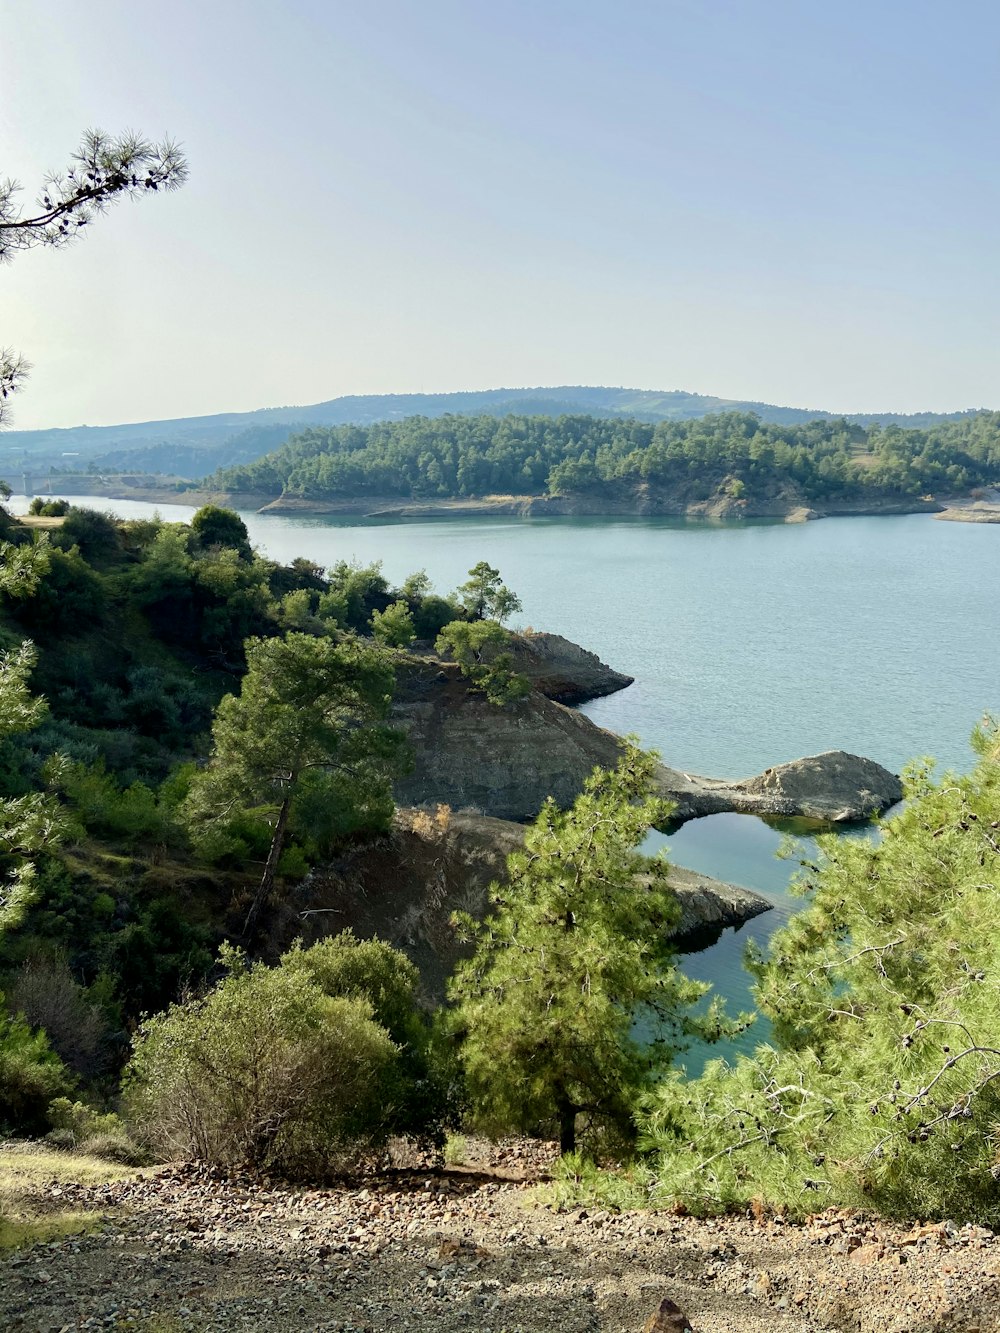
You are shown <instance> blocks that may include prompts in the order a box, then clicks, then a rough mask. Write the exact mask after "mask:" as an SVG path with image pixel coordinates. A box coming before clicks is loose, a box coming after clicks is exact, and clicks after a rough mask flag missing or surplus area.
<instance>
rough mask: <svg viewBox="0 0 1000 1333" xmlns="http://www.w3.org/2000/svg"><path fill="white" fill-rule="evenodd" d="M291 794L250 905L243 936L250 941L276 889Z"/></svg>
mask: <svg viewBox="0 0 1000 1333" xmlns="http://www.w3.org/2000/svg"><path fill="white" fill-rule="evenodd" d="M291 800H292V798H291V794H290V793H289V795H288V796H286V797H285V799H284V800H283V801H282V802H281V809H280V810H279V811H278V820H277V823H276V824H275V826H274V834H273V835H272V837H271V846H270V848H269V849H268V853H267V860H266V861H265V863H264V873H263V875H261V878H260V883H259V884H258V885H257V892H256V893H255V894H254V896H253V902H252V903H251V904H250V911H249V912H248V913H247V919H246V924H245V925H244V927H243V935H244V937H245V938H246V939H247V940H248V941H249V939H250V937H251V935H252V934H253V932H254V929H255V928H256V925H257V922H258V920H259V919H260V914H261V912H263V910H264V908H265V907H266V906H267V900H268V898H270V896H271V890H272V889H273V888H274V876H275V873H276V872H277V869H278V862H279V861H280V860H281V852H282V849H283V848H284V845H285V829H286V827H287V826H288V807H289V806H290V805H291Z"/></svg>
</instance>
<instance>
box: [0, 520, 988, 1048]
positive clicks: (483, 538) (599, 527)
mask: <svg viewBox="0 0 1000 1333" xmlns="http://www.w3.org/2000/svg"><path fill="white" fill-rule="evenodd" d="M78 503H80V504H86V505H90V506H91V507H93V508H102V509H108V510H112V511H114V512H116V513H119V514H121V515H122V516H123V517H131V516H134V515H136V516H137V515H140V514H141V515H148V514H151V513H153V512H155V509H156V507H154V506H152V505H148V504H140V503H137V502H134V501H117V500H115V501H110V500H101V499H97V498H83V499H80V500H79V501H78ZM26 506H27V501H26V500H25V499H24V498H23V497H21V498H18V497H15V498H14V500H13V501H12V502H11V507H12V508H14V509H15V510H18V509H20V512H23V511H24V509H25V508H26ZM158 508H159V512H161V513H162V514H163V516H164V517H165V518H172V519H185V518H189V517H190V516H191V514H192V513H193V512H194V511H193V509H190V508H186V507H183V506H168V505H162V506H159V507H158ZM243 517H244V519H245V521H246V524H247V527H248V528H249V530H250V535H251V539H252V540H253V541H254V543H255V544H256V545H258V546H260V547H261V548H262V549H263V550H264V551H265V552H266V553H267V554H268V555H270V556H272V557H273V558H275V559H278V560H290V559H292V558H293V557H294V556H297V555H304V556H308V557H309V558H310V559H313V560H315V561H317V562H318V563H320V564H324V565H329V564H332V563H333V562H334V561H336V560H340V559H345V558H351V557H355V558H357V559H359V560H361V561H364V562H366V563H367V562H370V561H374V560H381V561H382V563H383V567H384V571H385V574H386V576H387V577H388V579H389V580H390V581H391V582H401V581H402V579H403V578H404V577H405V576H406V575H407V574H408V573H410V572H412V571H413V570H415V569H426V570H427V572H428V574H429V575H430V576H431V579H432V580H433V582H434V584H435V586H436V587H437V589H438V590H440V591H448V590H449V589H451V588H454V587H455V586H457V584H459V583H461V582H462V581H463V579H464V578H465V577H466V571H467V570H468V569H469V567H470V565H472V564H474V563H475V562H476V561H477V560H483V559H485V560H488V561H489V562H490V563H491V564H493V565H496V566H497V567H498V568H499V569H500V570H501V571H502V573H503V576H504V580H505V582H507V583H508V584H509V585H510V586H511V587H513V588H514V589H515V590H516V591H517V592H518V593H519V594H520V596H521V600H522V602H523V603H524V612H523V615H522V617H521V623H522V624H525V625H529V624H530V625H535V626H537V627H539V628H544V629H547V630H552V631H555V632H556V633H559V634H565V635H566V636H567V637H568V638H571V639H574V640H575V641H576V642H578V643H582V644H583V645H585V646H586V647H588V648H591V649H593V650H594V651H595V652H597V653H598V654H599V655H600V656H601V657H603V658H604V659H605V660H606V661H607V662H610V663H611V664H612V665H613V666H616V667H618V668H619V669H620V670H623V671H627V672H629V674H630V675H633V676H635V677H636V683H635V684H634V685H632V686H631V687H630V688H629V689H627V690H624V691H622V692H621V693H619V694H616V695H612V696H611V697H610V698H608V699H600V700H596V701H594V702H593V703H591V704H588V705H586V706H585V708H584V711H585V712H586V713H587V714H588V715H589V716H590V717H591V718H593V720H594V721H595V722H597V723H599V724H600V725H601V726H604V727H609V728H611V729H612V730H613V731H618V732H633V733H635V734H636V735H638V737H639V739H640V740H641V742H642V743H643V745H646V746H651V747H654V748H656V749H658V750H659V751H660V752H661V754H662V755H663V758H664V759H665V761H666V762H668V763H669V764H671V765H673V766H675V767H679V768H682V769H685V770H687V771H688V772H693V773H703V774H707V775H711V776H713V777H741V776H746V775H749V774H751V773H756V772H759V771H760V770H761V769H763V768H765V767H767V766H768V765H770V764H775V763H780V762H782V761H784V760H787V759H794V758H797V757H798V756H800V755H805V754H812V753H816V752H817V751H820V750H828V749H845V750H853V751H855V752H856V753H858V754H864V755H867V756H869V757H870V758H872V759H877V760H878V761H879V762H880V763H883V764H886V765H887V766H889V767H892V768H898V767H899V766H900V765H901V764H903V763H905V762H906V761H907V760H908V759H910V758H912V757H914V756H917V755H926V754H931V755H934V756H936V757H937V758H938V759H939V760H940V761H941V762H942V763H943V764H945V765H947V766H949V767H955V768H960V769H961V768H965V767H967V766H968V765H969V763H970V762H971V753H970V750H969V746H968V735H969V732H970V731H971V729H972V727H973V725H974V723H975V722H976V720H977V719H978V718H979V717H980V716H981V715H982V713H983V712H984V711H985V710H987V709H991V710H998V709H1000V679H998V672H997V662H998V659H1000V615H998V609H997V608H998V598H997V590H998V588H1000V526H992V525H988V524H972V523H943V522H940V521H937V520H935V519H932V518H930V517H929V516H927V515H912V516H904V517H898V518H838V519H825V520H822V521H820V522H815V523H807V524H764V523H761V524H746V525H740V526H715V525H702V524H684V523H676V522H671V521H665V520H643V519H632V520H614V519H526V520H525V519H483V518H476V519H459V518H452V519H443V520H435V521H430V522H429V521H419V522H416V521H414V522H402V523H392V524H386V523H382V522H380V523H362V524H359V523H357V522H350V523H346V522H343V521H341V520H338V519H329V518H312V517H299V516H296V517H290V516H281V515H273V516H272V515H260V514H253V513H250V514H244V515H243ZM781 841H782V835H781V834H780V833H778V832H776V831H775V830H773V829H771V828H769V827H768V826H767V825H766V824H763V823H762V822H761V821H759V820H757V819H753V818H749V817H746V816H741V815H717V816H714V817H712V818H710V819H704V820H697V821H694V822H692V823H689V824H687V825H685V827H684V828H682V829H681V830H680V831H679V832H678V833H676V834H675V835H673V836H672V837H671V838H670V839H669V840H665V839H663V838H662V837H661V836H660V835H653V837H651V839H650V846H651V847H653V846H660V845H667V846H668V848H669V851H670V854H671V856H672V857H673V858H674V859H675V860H676V861H678V862H679V863H681V864H684V865H687V866H690V867H691V868H692V869H695V870H701V871H703V872H705V873H706V874H712V875H715V876H717V877H718V878H720V879H728V880H732V881H734V882H737V883H741V884H746V885H748V886H749V887H751V888H756V889H759V890H761V891H762V892H764V893H766V894H767V895H768V896H769V897H770V898H771V899H772V900H773V901H774V902H775V904H776V906H775V910H774V911H773V912H770V913H768V914H767V915H766V916H764V917H761V918H758V919H757V920H756V921H754V922H751V923H749V924H748V925H747V926H745V927H744V928H743V930H742V931H739V932H737V931H727V932H726V933H725V934H724V935H723V937H722V939H721V940H720V941H719V942H718V943H717V944H715V945H714V946H712V948H710V949H707V950H705V951H704V952H702V953H700V954H697V955H689V956H688V958H687V959H686V960H685V967H686V970H687V971H688V972H689V973H691V974H693V975H696V976H699V977H702V978H704V979H706V980H710V981H712V982H714V983H715V985H716V986H717V987H718V989H720V990H721V991H722V992H723V993H724V994H725V995H726V996H727V998H728V999H729V1001H730V1007H731V1008H732V1009H734V1010H735V1009H739V1008H745V1007H748V1006H749V1005H750V1003H751V1001H750V996H749V991H748V988H747V983H746V976H745V973H744V972H743V970H742V967H741V963H740V960H741V957H742V951H743V948H744V944H745V942H746V940H747V939H748V938H750V937H751V936H752V937H754V938H756V939H758V940H759V941H761V942H763V941H766V939H767V938H768V936H769V935H770V934H771V932H772V931H773V930H774V929H775V928H776V927H777V926H778V925H780V924H781V922H782V921H783V920H785V919H787V916H788V914H789V912H790V911H791V910H792V909H793V905H794V903H795V901H796V900H794V899H792V898H791V897H790V895H789V894H788V893H787V884H788V879H789V876H790V874H791V873H792V872H793V870H794V869H795V858H794V857H793V858H792V859H791V860H781V861H779V860H777V859H776V858H775V852H776V850H777V848H778V847H779V845H780V844H781ZM765 1035H766V1034H765V1033H764V1032H763V1030H762V1029H761V1025H760V1024H758V1025H757V1026H756V1029H755V1030H754V1031H753V1032H752V1034H748V1035H747V1036H746V1037H745V1038H743V1039H741V1042H740V1043H738V1045H739V1046H741V1047H742V1048H746V1047H749V1046H752V1045H753V1044H755V1043H756V1042H757V1041H759V1040H761V1039H762V1038H763V1037H764V1036H765ZM699 1062H700V1057H697V1056H696V1055H695V1053H692V1059H691V1060H690V1061H689V1063H691V1064H697V1063H699Z"/></svg>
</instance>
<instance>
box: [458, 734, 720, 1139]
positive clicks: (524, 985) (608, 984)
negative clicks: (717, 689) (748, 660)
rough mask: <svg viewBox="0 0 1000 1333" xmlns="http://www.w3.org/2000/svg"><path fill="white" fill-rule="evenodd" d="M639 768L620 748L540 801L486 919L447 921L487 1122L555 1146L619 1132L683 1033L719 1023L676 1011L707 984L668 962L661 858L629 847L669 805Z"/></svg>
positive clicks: (711, 1031) (475, 1089) (628, 1131)
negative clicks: (568, 796) (604, 763)
mask: <svg viewBox="0 0 1000 1333" xmlns="http://www.w3.org/2000/svg"><path fill="white" fill-rule="evenodd" d="M653 763H654V759H653V756H651V755H648V754H643V753H642V752H641V751H640V750H639V749H638V748H637V747H636V746H634V745H632V744H629V745H628V747H627V749H626V751H625V753H624V756H623V758H622V761H621V763H620V764H619V766H618V768H617V769H615V770H614V771H612V772H606V771H603V770H601V769H597V770H595V772H594V773H593V775H592V776H591V778H590V779H589V780H588V781H587V783H586V786H585V788H584V791H583V793H582V794H581V795H580V797H579V798H578V799H577V801H576V803H575V804H574V806H573V808H572V809H570V810H567V811H562V810H560V809H559V808H558V807H557V806H556V804H555V802H554V801H552V800H549V801H548V802H547V803H546V804H545V806H544V808H543V809H542V812H541V814H540V815H539V816H538V818H537V820H536V821H535V823H534V825H533V826H532V827H531V828H530V829H529V830H528V833H527V836H526V839H525V849H524V851H523V852H517V853H515V854H513V855H512V856H511V857H510V858H509V859H508V875H509V882H508V883H507V884H505V885H503V886H499V885H494V886H493V889H492V891H491V897H492V901H493V903H494V907H495V910H494V912H493V914H492V915H491V916H489V917H488V918H487V920H486V921H484V922H482V923H477V922H474V921H473V920H471V918H469V917H460V918H457V920H458V922H459V924H460V926H461V928H462V929H463V931H464V933H465V935H466V937H467V938H471V939H473V940H474V941H475V944H476V948H475V954H474V956H473V957H472V958H471V960H469V961H467V962H465V963H464V964H461V965H460V966H459V968H458V970H457V972H456V975H455V977H454V979H453V981H452V983H451V987H450V997H451V999H452V1001H453V1002H454V1004H455V1006H456V1021H457V1025H458V1028H459V1030H460V1031H461V1033H462V1035H463V1044H462V1058H463V1062H464V1066H465V1072H466V1077H467V1081H468V1088H469V1093H470V1096H471V1099H472V1103H473V1106H474V1109H475V1113H476V1115H477V1117H478V1119H479V1121H480V1123H481V1124H482V1125H483V1126H484V1127H485V1128H487V1129H489V1130H491V1131H496V1132H506V1131H522V1132H523V1131H526V1132H538V1131H539V1130H544V1129H547V1128H549V1127H553V1126H554V1127H555V1128H556V1130H557V1132H558V1135H559V1140H560V1145H561V1148H562V1150H563V1152H572V1151H574V1150H575V1149H576V1145H577V1141H578V1136H579V1135H581V1134H582V1135H583V1136H585V1137H587V1138H588V1139H590V1138H592V1137H593V1136H594V1135H595V1134H596V1135H598V1136H601V1135H603V1136H604V1137H605V1139H610V1141H613V1142H616V1143H617V1144H621V1143H628V1142H630V1141H631V1139H632V1137H633V1113H634V1111H635V1109H636V1107H637V1103H638V1100H639V1098H640V1097H641V1095H642V1094H643V1093H644V1092H646V1091H647V1090H649V1089H650V1088H651V1087H652V1086H653V1084H654V1083H655V1080H656V1079H657V1077H658V1076H659V1075H660V1074H661V1073H662V1071H663V1070H664V1069H665V1068H667V1067H668V1066H669V1065H670V1063H671V1061H672V1059H673V1057H674V1055H675V1054H676V1052H677V1051H678V1050H679V1049H681V1048H683V1046H684V1045H685V1044H686V1040H687V1039H688V1038H689V1037H691V1036H693V1035H697V1036H700V1037H702V1038H709V1039H710V1038H711V1037H714V1036H718V1035H720V1033H721V1031H722V1029H723V1028H727V1027H728V1025H726V1024H725V1023H724V1022H723V1020H721V1018H720V1015H719V1013H718V1011H717V1009H715V1008H714V1007H713V1008H711V1009H710V1010H709V1012H708V1014H707V1015H705V1016H701V1017H699V1016H695V1015H694V1014H693V1013H692V1011H691V1007H692V1005H694V1004H695V1002H696V1001H697V1000H698V999H699V998H700V997H701V996H702V994H703V993H704V991H705V990H706V989H707V988H706V987H705V986H703V985H702V984H700V983H698V982H694V981H690V980H688V979H687V978H686V977H684V976H683V975H682V974H681V973H680V972H678V971H677V969H676V968H675V967H674V965H673V961H672V959H673V950H672V947H671V944H670V931H671V928H672V927H673V926H674V925H675V923H676V921H677V917H678V908H677V903H676V899H675V896H674V894H673V893H672V892H671V890H670V888H669V886H668V884H667V865H666V863H665V862H664V861H663V860H662V859H660V858H650V857H646V856H643V855H641V854H640V853H639V852H638V851H637V850H636V849H637V848H638V847H639V845H640V843H641V842H642V840H643V839H644V838H645V836H646V834H647V832H648V830H649V828H650V827H651V826H652V825H653V824H659V823H662V822H663V820H664V819H665V817H666V816H667V814H668V813H669V805H668V804H667V803H666V802H664V801H661V800H658V799H656V798H653V797H651V796H650V795H649V791H650V784H651V778H652V772H653ZM640 1019H641V1023H642V1028H643V1034H642V1035H640V1033H639V1032H638V1031H637V1020H640Z"/></svg>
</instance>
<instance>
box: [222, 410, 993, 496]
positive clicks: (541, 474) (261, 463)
mask: <svg viewBox="0 0 1000 1333" xmlns="http://www.w3.org/2000/svg"><path fill="white" fill-rule="evenodd" d="M998 479H1000V412H981V413H978V414H975V415H973V416H969V417H963V418H962V419H960V420H959V421H955V422H946V423H943V424H939V425H936V426H933V427H931V428H929V429H924V430H918V429H903V428H902V427H899V426H896V425H889V426H880V425H876V426H870V427H867V428H866V427H864V426H861V425H858V424H853V423H851V422H850V421H848V420H846V419H844V418H839V419H834V420H817V421H812V422H809V423H807V424H804V425H786V426H782V425H775V424H772V423H768V422H764V421H762V420H760V418H759V417H757V416H756V415H754V414H753V413H748V412H727V413H718V414H714V415H711V416H706V417H702V418H700V419H698V420H694V421H669V422H659V423H656V424H653V423H651V422H642V421H637V420H634V419H633V420H630V419H624V420H622V419H608V418H600V417H594V416H570V415H566V416H560V417H555V418H553V417H548V416H506V417H502V418H497V417H493V416H476V417H467V416H457V415H453V416H446V417H438V418H433V419H432V418H428V417H410V418H408V419H407V420H405V421H400V422H382V423H379V424H375V425H371V426H334V427H327V428H323V429H320V428H313V429H309V430H306V431H303V432H302V433H301V434H299V435H296V436H294V437H293V438H291V439H290V440H288V441H287V442H286V443H285V444H284V445H282V446H281V447H280V448H279V449H277V450H275V451H274V452H273V453H271V454H268V455H266V456H265V457H264V458H261V459H259V460H258V461H256V462H254V463H249V464H244V465H241V466H237V467H232V468H228V469H226V470H224V471H220V472H218V473H216V474H215V476H214V477H212V478H210V479H209V481H208V483H207V484H208V485H210V486H213V487H216V488H218V489H222V490H227V491H231V492H252V493H254V494H258V495H268V496H275V497H276V496H279V495H285V496H290V497H298V498H301V499H304V500H316V501H320V500H333V499H341V498H344V497H351V496H386V497H387V496H400V497H409V498H414V499H439V498H448V497H472V496H482V495H491V494H510V495H540V494H543V493H546V492H547V493H548V494H551V495H567V494H569V495H572V494H581V493H583V494H586V493H590V494H592V495H593V494H595V493H596V494H602V495H608V496H618V497H622V498H627V496H628V494H629V493H630V492H631V493H634V492H635V488H636V487H638V486H642V487H645V488H646V489H647V490H648V489H650V488H654V489H655V488H663V489H665V490H668V491H670V492H671V493H672V494H674V495H675V496H677V497H678V499H679V500H682V501H683V502H684V503H692V502H698V501H702V500H708V499H711V498H712V497H713V496H716V495H718V494H720V493H721V494H724V495H727V496H729V497H730V498H732V499H733V500H737V501H738V500H742V499H746V500H768V499H774V498H775V497H778V496H784V497H786V498H794V499H801V500H806V501H814V500H824V499H826V500H829V499H838V498H844V499H850V498H854V497H857V496H860V495H871V496H873V497H874V496H879V497H881V496H900V497H907V496H920V495H923V494H925V493H927V492H935V491H937V492H948V491H963V490H968V489H969V488H970V487H974V486H980V485H989V484H992V483H994V482H996V481H997V480H998Z"/></svg>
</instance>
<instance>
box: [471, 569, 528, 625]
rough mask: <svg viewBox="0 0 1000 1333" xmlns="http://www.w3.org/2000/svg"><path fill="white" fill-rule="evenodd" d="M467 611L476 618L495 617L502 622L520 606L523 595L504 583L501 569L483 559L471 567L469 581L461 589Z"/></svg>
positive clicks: (494, 618) (518, 609) (499, 622)
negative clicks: (519, 594)
mask: <svg viewBox="0 0 1000 1333" xmlns="http://www.w3.org/2000/svg"><path fill="white" fill-rule="evenodd" d="M458 596H459V598H460V600H461V603H462V605H463V606H464V607H465V610H466V612H467V613H468V614H469V615H470V616H471V617H472V618H473V619H474V620H487V619H489V620H495V621H496V622H497V623H498V624H503V622H504V621H505V620H506V619H507V617H508V616H512V615H514V614H515V613H516V612H518V611H520V610H521V599H520V598H519V597H517V596H516V594H514V593H512V592H511V590H510V589H509V588H508V587H506V586H505V585H504V583H503V582H502V580H501V578H500V571H499V569H494V568H493V566H492V565H490V564H488V563H487V562H486V561H485V560H480V561H479V563H478V564H476V565H473V567H472V568H471V569H470V570H469V578H468V581H467V582H465V583H463V584H462V585H461V587H460V588H459V589H458Z"/></svg>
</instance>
